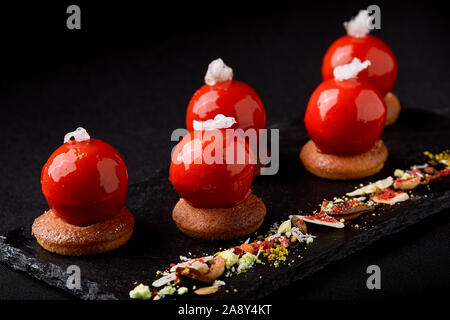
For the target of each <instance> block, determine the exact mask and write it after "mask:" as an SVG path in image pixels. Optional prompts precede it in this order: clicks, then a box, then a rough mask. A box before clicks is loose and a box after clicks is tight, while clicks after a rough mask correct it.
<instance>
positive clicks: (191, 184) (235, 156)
mask: <svg viewBox="0 0 450 320" xmlns="http://www.w3.org/2000/svg"><path fill="white" fill-rule="evenodd" d="M232 77H233V71H232V70H231V68H229V67H228V66H226V65H225V64H224V63H223V61H222V60H221V59H217V60H214V61H213V62H211V64H210V65H209V68H208V72H207V74H206V76H205V82H206V84H205V85H204V86H203V87H201V88H200V89H199V90H198V91H197V92H196V93H195V94H194V96H193V97H192V99H191V102H190V103H189V106H188V110H187V115H186V127H187V128H188V130H189V133H188V134H187V135H186V136H185V137H184V138H183V139H182V140H181V141H180V142H179V143H178V145H177V146H176V147H175V149H174V152H173V154H172V161H171V165H170V175H169V179H170V181H171V182H172V184H173V186H174V188H175V190H176V191H177V192H178V194H179V195H180V197H181V199H180V200H179V201H178V203H177V204H176V205H175V208H174V209H173V213H172V217H173V220H174V221H175V223H176V225H177V226H178V228H179V229H180V230H181V231H182V232H183V233H185V234H187V235H189V236H191V237H194V238H205V239H229V238H234V237H239V236H243V235H246V234H249V233H252V232H254V231H255V230H257V229H258V228H259V226H260V225H261V224H262V222H263V220H264V217H265V215H266V207H265V205H264V203H263V202H262V200H261V199H260V198H258V197H257V196H256V195H254V194H253V193H252V192H251V185H252V181H253V177H254V176H255V168H256V167H257V160H256V155H255V150H252V149H251V148H250V146H249V144H248V143H247V141H246V139H245V137H244V136H243V135H242V134H241V133H240V132H238V131H236V130H235V129H242V130H244V131H245V130H257V131H259V129H264V128H265V127H266V113H265V109H264V106H263V105H262V103H261V99H260V98H259V96H258V95H257V93H256V92H255V91H254V90H253V89H252V88H251V87H249V86H248V85H247V84H245V83H243V82H239V81H236V80H233V79H232Z"/></svg>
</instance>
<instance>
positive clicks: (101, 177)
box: [41, 139, 128, 226]
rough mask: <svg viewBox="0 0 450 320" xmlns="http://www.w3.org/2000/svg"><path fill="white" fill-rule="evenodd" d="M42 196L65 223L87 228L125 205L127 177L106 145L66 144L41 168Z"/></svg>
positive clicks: (92, 142)
mask: <svg viewBox="0 0 450 320" xmlns="http://www.w3.org/2000/svg"><path fill="white" fill-rule="evenodd" d="M41 184H42V192H43V193H44V196H45V198H46V199H47V203H48V205H49V206H50V208H51V209H52V210H53V211H54V212H55V214H56V215H57V216H59V217H60V218H61V219H63V220H64V221H66V222H68V223H70V224H74V225H79V226H82V225H89V224H92V223H95V222H97V221H100V220H104V219H108V218H110V217H112V216H114V215H115V214H117V213H118V212H119V211H120V209H122V207H123V206H124V205H125V202H126V195H127V189H128V173H127V168H126V165H125V162H124V161H123V159H122V157H121V156H120V154H119V153H118V152H117V151H116V150H115V149H114V148H113V147H111V146H110V145H109V144H107V143H105V142H103V141H101V140H97V139H90V140H86V141H80V142H78V141H69V142H67V143H64V144H63V145H62V146H61V147H59V148H58V149H56V150H55V152H53V154H52V155H51V156H50V158H49V159H48V161H47V163H46V164H45V165H44V167H43V168H42V174H41Z"/></svg>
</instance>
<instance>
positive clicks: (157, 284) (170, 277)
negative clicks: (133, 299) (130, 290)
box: [152, 272, 177, 288]
mask: <svg viewBox="0 0 450 320" xmlns="http://www.w3.org/2000/svg"><path fill="white" fill-rule="evenodd" d="M176 277H177V275H176V274H175V272H172V273H169V274H168V275H166V276H164V277H162V278H159V279H158V280H155V281H153V283H152V286H153V287H156V288H159V287H162V286H164V285H166V284H168V283H169V282H172V281H174V280H175V279H176Z"/></svg>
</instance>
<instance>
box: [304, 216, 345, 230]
mask: <svg viewBox="0 0 450 320" xmlns="http://www.w3.org/2000/svg"><path fill="white" fill-rule="evenodd" d="M299 217H300V218H302V219H303V221H305V222H308V223H312V224H319V225H322V226H327V227H332V228H337V229H342V228H344V227H345V225H344V224H343V223H342V222H340V221H337V220H336V219H335V220H336V221H335V222H331V221H323V220H319V219H314V218H312V217H308V216H299Z"/></svg>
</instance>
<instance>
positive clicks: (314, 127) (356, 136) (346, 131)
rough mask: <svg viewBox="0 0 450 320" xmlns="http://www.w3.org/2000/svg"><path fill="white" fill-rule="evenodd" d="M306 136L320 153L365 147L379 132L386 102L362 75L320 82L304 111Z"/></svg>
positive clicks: (346, 152) (358, 150) (355, 151)
mask: <svg viewBox="0 0 450 320" xmlns="http://www.w3.org/2000/svg"><path fill="white" fill-rule="evenodd" d="M304 120H305V125H306V130H307V131H308V134H309V136H310V137H311V139H312V140H313V141H314V143H315V144H316V145H317V147H318V148H319V150H320V151H321V152H323V153H330V154H338V155H355V154H360V153H364V152H366V151H369V150H370V149H371V148H372V147H373V145H374V144H375V142H376V141H377V140H378V139H379V138H380V135H381V133H382V132H383V128H384V123H385V120H386V104H385V102H384V99H383V97H382V96H381V94H380V92H379V91H378V90H377V89H376V88H375V86H374V85H373V84H372V83H371V82H370V81H368V80H367V79H365V78H362V79H349V80H344V81H336V80H334V79H330V80H327V81H324V82H322V83H321V84H320V85H319V87H317V89H316V90H315V91H314V93H313V94H312V96H311V98H310V100H309V103H308V107H307V109H306V114H305V119H304Z"/></svg>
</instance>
